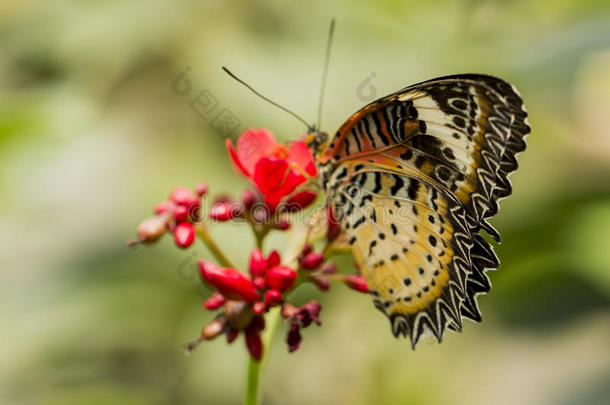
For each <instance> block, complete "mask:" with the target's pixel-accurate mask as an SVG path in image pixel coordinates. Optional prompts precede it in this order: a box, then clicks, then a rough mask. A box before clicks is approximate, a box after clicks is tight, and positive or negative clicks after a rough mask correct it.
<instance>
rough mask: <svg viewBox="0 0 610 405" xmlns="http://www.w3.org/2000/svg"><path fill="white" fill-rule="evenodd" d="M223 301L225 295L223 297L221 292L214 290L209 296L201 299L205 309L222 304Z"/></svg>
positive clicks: (218, 306) (215, 307)
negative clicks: (203, 299)
mask: <svg viewBox="0 0 610 405" xmlns="http://www.w3.org/2000/svg"><path fill="white" fill-rule="evenodd" d="M225 302H226V300H225V297H223V296H222V294H220V293H218V292H215V293H214V294H212V295H211V296H210V298H208V299H207V300H205V301H203V307H204V308H205V309H209V310H214V309H218V308H220V307H221V306H223V305H224V303H225Z"/></svg>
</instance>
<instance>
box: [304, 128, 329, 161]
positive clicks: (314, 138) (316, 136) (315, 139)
mask: <svg viewBox="0 0 610 405" xmlns="http://www.w3.org/2000/svg"><path fill="white" fill-rule="evenodd" d="M328 140H329V136H328V134H327V133H326V132H322V131H318V130H313V131H311V132H309V133H308V134H307V135H305V144H306V145H307V146H308V147H309V149H311V152H312V153H313V155H314V156H319V155H321V154H322V152H323V151H324V150H325V149H326V146H327V145H328Z"/></svg>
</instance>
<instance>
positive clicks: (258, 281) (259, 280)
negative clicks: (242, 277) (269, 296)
mask: <svg viewBox="0 0 610 405" xmlns="http://www.w3.org/2000/svg"><path fill="white" fill-rule="evenodd" d="M252 284H253V285H254V288H256V289H257V290H262V289H263V288H265V287H267V280H265V278H264V277H255V278H254V279H253V280H252Z"/></svg>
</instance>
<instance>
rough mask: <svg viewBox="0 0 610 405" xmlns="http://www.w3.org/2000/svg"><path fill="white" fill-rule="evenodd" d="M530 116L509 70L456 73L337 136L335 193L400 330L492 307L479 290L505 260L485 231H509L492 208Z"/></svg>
mask: <svg viewBox="0 0 610 405" xmlns="http://www.w3.org/2000/svg"><path fill="white" fill-rule="evenodd" d="M526 117H527V113H526V112H525V109H524V107H523V102H522V100H521V98H520V96H519V95H518V93H517V91H516V90H515V89H514V87H512V86H511V85H510V84H508V83H506V82H504V81H503V80H500V79H497V78H493V77H490V76H483V75H457V76H448V77H443V78H439V79H434V80H431V81H427V82H424V83H420V84H417V85H414V86H410V87H408V88H406V89H403V90H401V91H399V92H397V93H394V94H391V95H389V96H387V97H384V98H382V99H379V100H377V101H375V102H373V103H371V104H369V105H367V106H366V107H364V108H363V109H362V110H360V111H358V112H357V113H356V114H354V115H353V116H352V117H351V118H350V119H349V120H348V121H347V122H346V123H345V124H344V125H343V126H342V127H341V128H340V129H339V131H338V132H337V134H336V136H335V137H334V139H333V140H332V141H331V144H330V145H329V147H328V148H327V150H326V152H325V153H324V156H323V157H322V159H321V163H322V164H325V165H330V166H332V167H333V170H332V173H331V174H330V175H329V177H328V181H327V182H326V188H327V192H328V194H329V197H330V202H331V204H332V205H333V208H334V209H335V210H336V211H337V212H338V213H339V214H338V216H339V217H340V219H341V223H342V226H343V228H344V230H345V232H346V233H347V234H348V237H349V240H350V242H351V243H352V247H353V251H354V255H355V257H356V260H357V261H358V262H359V263H360V265H361V266H362V269H363V273H364V275H365V277H366V279H367V282H368V283H369V287H370V288H371V291H372V292H373V295H375V297H374V302H375V305H376V307H377V308H379V309H380V310H382V311H383V312H384V313H385V314H386V315H387V316H388V317H389V318H390V319H391V321H392V329H393V331H394V333H395V334H396V335H397V334H399V333H403V334H405V335H406V334H408V335H409V336H410V338H411V340H412V342H413V344H415V343H416V342H417V340H418V338H419V336H420V335H421V333H423V331H425V330H429V331H431V332H432V333H433V334H434V335H435V336H436V337H437V338H438V339H439V340H440V338H441V337H442V333H443V330H444V328H445V327H446V326H449V327H452V328H454V329H459V328H460V327H461V317H462V316H465V317H468V318H470V319H473V320H476V321H478V320H480V319H481V317H480V313H479V310H478V307H477V303H476V299H475V298H476V295H477V294H480V293H485V292H487V291H489V289H490V287H491V286H490V283H489V279H488V277H487V276H486V275H485V271H486V270H488V269H495V268H497V266H498V260H497V258H496V256H495V254H494V252H493V250H492V248H491V246H490V245H489V244H488V243H487V242H486V241H485V240H484V239H483V238H482V237H481V236H480V235H479V232H480V230H481V229H485V230H486V231H487V232H488V233H490V234H491V235H492V236H493V237H494V238H496V239H497V240H499V234H498V233H497V231H496V230H495V229H493V228H492V227H491V225H489V224H488V223H487V219H488V218H490V217H491V216H493V215H494V214H495V213H496V212H497V211H498V200H499V199H500V198H502V197H506V196H508V195H509V194H510V192H511V186H510V182H509V180H508V175H509V174H510V173H512V172H513V171H514V170H516V168H517V162H516V159H515V155H516V154H517V153H519V152H521V151H523V150H524V149H525V142H524V137H525V136H526V135H527V134H528V133H529V130H530V129H529V126H528V124H527V120H526Z"/></svg>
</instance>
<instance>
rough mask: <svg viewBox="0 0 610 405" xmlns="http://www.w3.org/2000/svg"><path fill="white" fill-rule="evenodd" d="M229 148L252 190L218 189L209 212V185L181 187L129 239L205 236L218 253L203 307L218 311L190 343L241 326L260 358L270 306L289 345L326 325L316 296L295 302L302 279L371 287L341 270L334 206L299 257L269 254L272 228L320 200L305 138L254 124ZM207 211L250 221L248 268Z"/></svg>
mask: <svg viewBox="0 0 610 405" xmlns="http://www.w3.org/2000/svg"><path fill="white" fill-rule="evenodd" d="M254 146H256V147H254ZM227 150H228V152H229V155H230V157H231V159H232V160H233V163H234V165H235V166H236V168H237V169H238V170H239V171H240V172H241V173H242V174H243V175H245V176H246V177H248V178H249V179H250V181H251V182H252V185H253V188H252V189H246V190H245V191H243V192H242V194H241V197H240V198H238V199H233V198H232V197H230V196H227V195H221V196H216V197H215V198H213V200H212V203H211V206H210V208H209V211H208V212H207V213H206V214H204V213H203V209H204V208H205V206H206V204H204V202H205V199H204V200H202V198H203V197H206V196H207V195H208V186H207V184H206V183H200V184H199V185H198V186H197V187H196V188H195V189H194V190H189V189H188V188H184V187H177V188H175V189H173V190H172V191H171V193H170V195H169V199H168V201H164V202H162V203H160V204H158V205H157V206H156V207H155V209H154V212H155V215H154V216H153V217H151V218H148V219H146V220H144V221H143V222H142V223H141V224H140V225H139V227H138V231H137V233H138V238H137V240H134V241H132V242H131V244H136V243H146V244H148V243H151V242H155V241H157V240H158V239H159V238H160V237H161V236H162V235H163V234H164V233H166V232H169V233H172V234H173V236H174V241H175V243H176V245H177V246H178V247H180V248H187V247H189V246H190V245H192V244H193V242H194V240H195V238H196V236H199V237H200V239H201V240H202V242H204V243H205V244H206V246H207V247H208V249H209V251H210V253H212V254H213V255H214V258H215V262H213V261H210V260H199V261H198V267H199V274H200V276H201V280H202V282H204V283H205V284H207V285H208V286H210V287H211V288H213V289H214V292H213V294H212V295H211V296H210V297H209V298H207V299H206V300H205V301H204V302H203V307H204V308H205V309H207V310H210V311H217V314H216V316H215V318H214V319H213V320H212V321H211V322H209V323H208V324H207V325H205V326H204V327H203V329H202V332H201V335H200V337H199V338H198V339H197V340H195V341H193V342H192V343H189V344H187V346H186V347H187V349H189V350H192V349H194V348H195V347H196V346H197V345H198V344H199V343H201V342H202V341H206V340H211V339H214V338H216V337H218V336H220V335H225V336H226V339H227V341H228V342H229V343H231V342H233V341H234V340H235V339H236V338H237V337H238V336H239V335H240V332H241V334H243V336H244V338H245V339H244V340H245V343H246V347H247V349H248V351H249V352H250V355H251V356H252V358H253V359H255V360H257V361H258V360H260V359H261V357H262V355H263V350H264V348H263V341H262V338H261V332H262V331H263V330H264V329H265V327H266V324H265V314H266V313H267V312H268V311H270V310H272V309H274V308H277V311H279V312H280V314H281V316H282V318H283V319H284V320H285V322H286V323H287V326H288V328H287V329H288V330H287V334H286V343H287V344H288V349H289V351H291V352H292V351H294V350H297V349H298V348H299V347H300V345H301V329H303V328H307V327H308V326H310V325H312V324H314V323H315V324H317V325H320V324H321V321H320V311H321V309H322V307H321V305H320V304H319V303H318V302H316V301H309V302H307V303H305V304H303V305H300V306H295V305H294V304H293V303H291V302H290V292H291V291H293V290H294V289H295V288H297V287H298V286H299V285H300V284H302V283H307V282H310V283H313V284H315V285H316V286H317V287H318V288H319V289H320V290H322V291H328V290H329V289H330V287H331V282H332V281H338V282H342V283H344V284H345V285H347V286H348V287H350V288H352V289H354V290H356V291H360V292H363V293H366V292H368V290H367V287H366V283H365V281H364V278H363V277H362V276H361V275H359V274H357V273H354V274H349V275H348V274H339V272H338V268H337V265H336V264H334V263H332V262H330V261H329V258H330V257H331V256H332V255H333V254H334V253H336V252H337V251H339V250H340V249H338V248H337V246H338V245H340V244H341V243H340V242H341V237H342V236H341V229H340V227H339V225H338V224H337V221H336V220H335V218H334V216H333V212H332V210H331V209H330V208H327V209H326V210H325V211H324V214H325V215H324V216H323V218H324V221H325V232H324V233H323V236H322V237H320V238H318V240H310V238H309V233H308V238H307V240H305V241H304V245H303V246H301V247H300V249H299V252H300V253H299V254H298V257H296V258H292V260H289V261H287V262H283V261H282V257H281V255H280V253H279V252H278V251H276V250H271V251H270V252H268V254H265V253H263V249H262V246H263V241H264V239H265V237H266V235H267V234H268V233H269V232H270V231H272V230H277V231H286V230H288V229H289V228H290V227H291V218H292V216H291V214H294V213H295V212H298V211H300V210H303V209H304V208H306V207H308V206H309V205H311V204H312V203H313V202H314V201H315V200H316V197H317V194H316V192H315V191H313V190H311V189H309V188H307V186H308V184H309V183H308V180H310V179H312V178H313V177H314V176H315V175H316V174H317V173H316V166H315V164H314V160H313V156H312V154H311V152H310V150H309V149H308V148H307V146H306V145H305V143H304V142H302V141H296V142H292V143H291V144H290V145H288V146H287V145H284V144H281V143H278V142H276V141H275V139H274V138H273V135H272V134H271V133H270V132H269V131H267V130H264V129H259V130H256V129H251V130H247V131H246V132H244V133H243V134H242V135H241V136H240V137H239V139H238V140H237V146H236V147H234V146H233V144H232V143H231V142H230V141H227ZM206 218H209V219H210V220H212V221H215V222H224V221H229V220H240V221H241V222H244V223H246V224H248V225H249V226H250V227H251V229H252V231H253V233H254V236H255V240H256V242H257V243H256V247H254V248H253V249H252V250H251V253H250V258H249V263H248V269H247V271H240V270H238V269H237V267H236V266H234V265H233V264H232V263H231V261H230V260H229V258H228V257H227V256H226V255H225V254H224V253H223V251H222V249H221V248H220V247H219V245H217V244H216V242H215V241H214V239H213V238H212V236H211V233H210V231H209V229H208V226H207V221H206ZM316 246H317V249H316Z"/></svg>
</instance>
